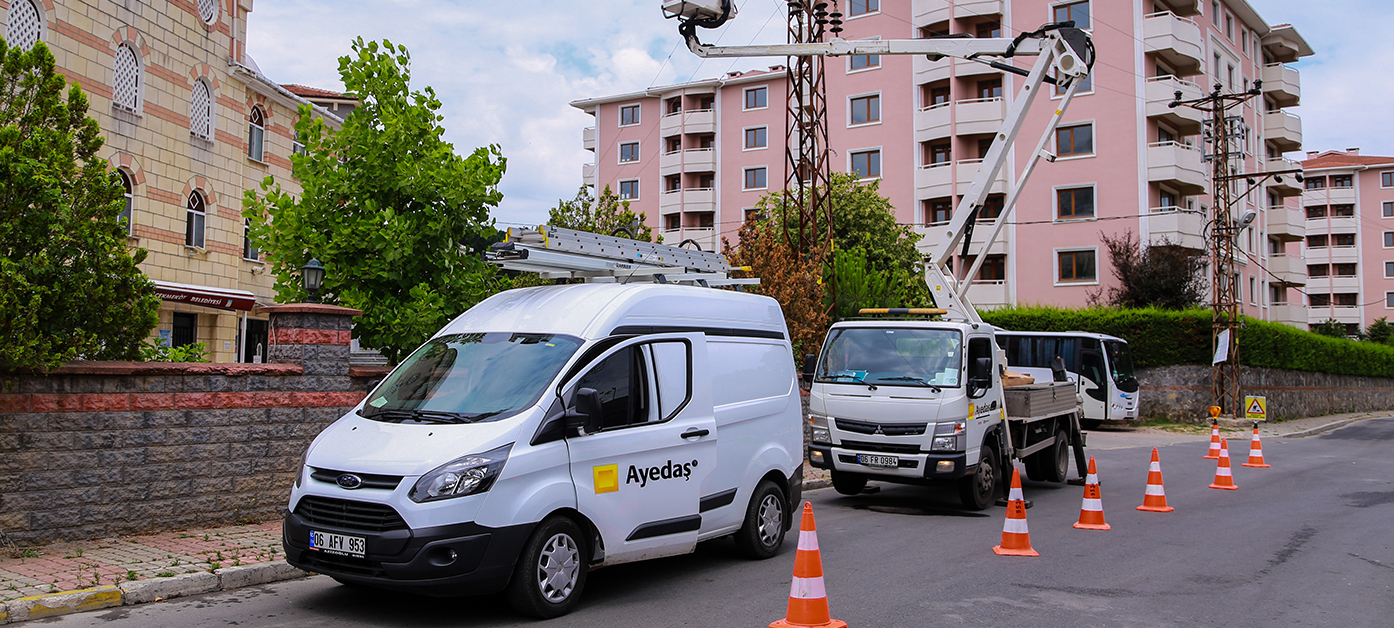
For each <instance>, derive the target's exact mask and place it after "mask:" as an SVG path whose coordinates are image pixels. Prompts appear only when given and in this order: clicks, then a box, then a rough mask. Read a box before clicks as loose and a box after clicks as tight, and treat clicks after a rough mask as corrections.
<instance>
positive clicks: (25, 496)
mask: <svg viewBox="0 0 1394 628" xmlns="http://www.w3.org/2000/svg"><path fill="white" fill-rule="evenodd" d="M265 309H266V310H268V311H269V313H270V315H271V321H272V323H271V324H272V327H273V330H272V335H273V338H272V340H271V342H272V345H271V349H270V357H271V358H272V360H273V361H277V362H278V363H269V364H168V363H165V364H161V363H142V362H76V363H73V364H70V365H68V366H64V367H63V368H61V369H59V370H58V371H56V372H54V373H52V374H49V375H32V374H8V375H5V374H0V532H3V533H4V534H5V535H6V536H8V537H9V539H10V540H11V541H13V542H15V543H19V544H37V543H45V542H51V541H63V540H79V539H88V538H95V537H101V536H110V535H118V534H131V533H140V532H151V531H157V530H171V529H179V528H185V527H194V526H208V525H220V524H228V523H234V522H246V521H255V520H265V519H270V518H274V517H277V516H279V513H280V511H281V509H283V508H284V507H285V504H286V499H287V497H288V495H289V491H290V485H291V483H292V481H293V480H294V471H295V469H296V467H297V466H298V464H299V460H300V456H301V455H302V453H303V452H304V451H305V447H306V446H307V445H308V444H309V442H310V440H311V439H313V438H314V436H315V435H316V434H318V433H319V431H320V430H321V429H323V428H324V426H326V425H328V424H329V423H330V422H332V421H334V420H335V419H337V418H339V417H340V416H341V415H343V413H344V412H346V411H348V410H349V409H350V408H351V407H352V406H354V405H355V404H357V403H358V401H359V400H360V399H362V397H363V395H364V394H365V390H366V388H367V384H368V382H369V381H370V380H371V379H377V378H380V377H381V376H382V373H383V372H384V369H380V368H372V369H362V368H357V367H355V369H354V370H353V371H350V367H349V362H348V325H349V323H350V321H351V317H352V316H353V315H356V314H357V313H358V312H357V311H356V310H348V309H347V308H335V307H331V306H323V305H314V304H301V305H282V306H273V307H270V308H265Z"/></svg>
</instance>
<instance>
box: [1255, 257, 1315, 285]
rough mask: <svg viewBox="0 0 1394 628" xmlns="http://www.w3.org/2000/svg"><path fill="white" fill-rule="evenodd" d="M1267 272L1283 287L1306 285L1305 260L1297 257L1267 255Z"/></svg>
mask: <svg viewBox="0 0 1394 628" xmlns="http://www.w3.org/2000/svg"><path fill="white" fill-rule="evenodd" d="M1265 264H1266V265H1267V266H1268V272H1271V273H1273V274H1274V275H1276V276H1277V277H1278V280H1277V283H1280V284H1282V285H1283V286H1284V287H1288V288H1291V287H1293V286H1305V285H1307V260H1306V259H1305V258H1303V257H1301V256H1299V255H1269V256H1268V261H1267V262H1265Z"/></svg>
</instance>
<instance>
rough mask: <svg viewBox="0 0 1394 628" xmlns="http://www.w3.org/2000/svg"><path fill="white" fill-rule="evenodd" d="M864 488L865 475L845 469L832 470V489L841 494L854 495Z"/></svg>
mask: <svg viewBox="0 0 1394 628" xmlns="http://www.w3.org/2000/svg"><path fill="white" fill-rule="evenodd" d="M864 488H866V476H865V475H857V474H855V473H847V472H845V471H833V490H835V491H837V492H839V493H842V494H843V495H856V494H858V493H861V492H862V489H864Z"/></svg>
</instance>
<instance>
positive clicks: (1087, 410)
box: [993, 326, 1141, 429]
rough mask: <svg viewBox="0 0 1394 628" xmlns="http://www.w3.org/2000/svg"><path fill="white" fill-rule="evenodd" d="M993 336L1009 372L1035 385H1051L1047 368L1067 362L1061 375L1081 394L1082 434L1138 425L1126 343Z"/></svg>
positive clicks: (1072, 336)
mask: <svg viewBox="0 0 1394 628" xmlns="http://www.w3.org/2000/svg"><path fill="white" fill-rule="evenodd" d="M993 330H994V331H996V335H997V344H998V346H1000V347H1001V348H1002V350H1003V351H1006V352H1007V368H1009V369H1011V370H1013V371H1016V372H1018V373H1021V374H1023V375H1030V376H1032V377H1035V378H1036V381H1050V379H1051V370H1050V364H1051V361H1052V360H1054V359H1055V358H1056V357H1059V358H1060V359H1062V360H1064V361H1065V371H1066V372H1067V373H1068V374H1069V378H1070V379H1071V380H1072V381H1075V382H1077V383H1078V384H1079V388H1080V392H1081V393H1082V395H1081V400H1082V402H1083V411H1084V414H1083V415H1081V416H1080V421H1079V423H1080V425H1081V426H1083V427H1084V428H1085V429H1094V428H1097V427H1099V424H1100V423H1102V422H1104V421H1133V420H1137V409H1138V403H1139V401H1140V399H1139V397H1140V396H1141V392H1140V391H1139V388H1141V386H1139V384H1138V381H1137V377H1136V375H1135V374H1134V372H1133V355H1132V351H1131V350H1129V349H1128V341H1126V340H1124V339H1122V338H1117V337H1114V336H1108V335H1105V334H1094V333H1088V332H1082V331H1061V332H1052V331H1008V330H1005V329H1002V328H1000V327H995V326H994V327H993Z"/></svg>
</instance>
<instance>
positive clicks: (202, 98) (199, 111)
mask: <svg viewBox="0 0 1394 628" xmlns="http://www.w3.org/2000/svg"><path fill="white" fill-rule="evenodd" d="M189 132H190V133H192V134H194V135H195V136H196V137H201V138H203V139H205V140H212V139H213V95H212V92H211V91H210V90H209V89H208V84H207V83H205V82H203V80H202V79H200V80H197V81H194V92H193V95H192V96H191V97H190V98H189Z"/></svg>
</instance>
